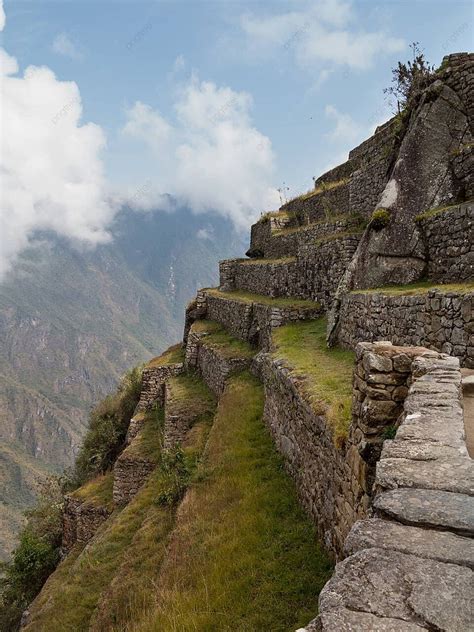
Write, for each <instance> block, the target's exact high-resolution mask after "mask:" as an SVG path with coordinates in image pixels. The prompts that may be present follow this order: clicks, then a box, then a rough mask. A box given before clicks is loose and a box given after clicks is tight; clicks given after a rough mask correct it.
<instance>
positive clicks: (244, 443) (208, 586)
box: [112, 373, 331, 632]
mask: <svg viewBox="0 0 474 632" xmlns="http://www.w3.org/2000/svg"><path fill="white" fill-rule="evenodd" d="M262 412H263V392H262V387H261V385H260V384H259V383H258V382H257V380H256V379H255V378H253V377H252V376H250V375H249V374H248V373H243V374H240V375H239V376H236V377H234V378H232V379H231V380H230V381H229V382H228V386H227V388H226V391H225V393H224V395H223V397H222V399H221V401H220V403H219V409H218V413H217V416H216V419H215V421H214V425H213V427H212V429H211V432H210V435H209V441H208V444H207V448H206V452H205V459H204V461H203V463H202V465H201V466H200V467H199V468H198V471H197V476H196V478H195V481H194V483H193V484H192V486H191V487H190V489H189V490H188V494H187V495H186V498H185V500H184V502H183V504H182V506H181V507H180V509H179V512H178V516H177V524H176V528H175V529H174V532H173V534H172V536H171V538H170V541H169V546H168V551H167V555H166V558H165V560H164V563H163V565H162V568H161V573H160V576H159V578H158V580H157V583H156V585H155V589H154V597H155V604H154V607H153V609H151V610H149V611H148V613H145V616H143V610H142V608H141V607H138V608H137V611H136V612H135V613H133V620H134V624H133V625H130V626H129V627H127V628H124V627H123V626H122V625H121V624H120V623H118V624H117V625H116V626H115V627H114V628H112V629H113V630H117V631H118V630H124V629H126V630H128V631H129V632H132V631H133V632H152V631H153V632H156V631H157V630H162V631H163V632H178V631H179V632H187V631H196V630H197V631H202V632H204V631H208V632H211V631H213V630H220V631H221V630H222V631H223V632H224V631H226V630H227V631H230V630H239V632H255V631H256V630H272V632H280V631H281V632H283V631H285V632H286V631H291V632H292V631H293V630H295V629H296V628H297V627H299V626H302V625H304V624H306V623H307V622H308V621H310V620H311V619H312V617H314V616H315V615H316V610H317V597H318V594H319V591H320V590H321V588H322V586H323V585H324V583H325V581H326V580H327V579H328V577H329V574H330V570H331V566H330V563H329V560H328V559H327V557H326V556H325V554H324V553H323V551H322V549H321V547H320V546H319V545H318V543H317V541H316V536H315V531H314V527H313V526H312V524H311V522H310V521H309V519H308V518H307V517H306V516H305V515H304V514H303V512H302V510H301V509H300V508H299V505H298V501H297V497H296V492H295V488H294V486H293V483H292V481H291V479H289V477H288V476H287V475H286V473H285V471H284V468H283V463H282V460H281V458H280V456H279V455H278V454H277V452H276V450H275V448H274V446H273V443H272V440H271V438H270V436H269V433H268V431H267V429H266V427H265V426H264V424H263V421H262Z"/></svg>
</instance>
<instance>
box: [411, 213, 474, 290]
mask: <svg viewBox="0 0 474 632" xmlns="http://www.w3.org/2000/svg"><path fill="white" fill-rule="evenodd" d="M418 225H419V227H420V230H421V234H422V237H423V240H424V243H425V249H426V259H427V262H428V267H427V271H426V276H427V277H428V278H429V279H432V280H433V281H438V282H441V283H456V282H458V281H469V280H472V279H474V202H467V203H465V204H460V205H459V206H454V207H452V208H450V209H446V210H445V211H442V212H440V213H438V214H436V215H433V216H431V217H430V216H429V215H428V216H426V217H423V216H422V218H420V220H419V221H418Z"/></svg>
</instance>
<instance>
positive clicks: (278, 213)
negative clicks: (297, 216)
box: [258, 211, 294, 224]
mask: <svg viewBox="0 0 474 632" xmlns="http://www.w3.org/2000/svg"><path fill="white" fill-rule="evenodd" d="M274 217H281V218H282V219H283V218H286V219H292V218H293V217H294V213H293V212H292V211H270V212H268V213H264V214H263V215H262V216H261V217H260V219H259V220H258V223H260V224H263V223H265V222H268V221H269V220H270V219H273V218H274Z"/></svg>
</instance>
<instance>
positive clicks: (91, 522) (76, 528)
mask: <svg viewBox="0 0 474 632" xmlns="http://www.w3.org/2000/svg"><path fill="white" fill-rule="evenodd" d="M110 513H111V511H110V509H108V508H107V507H104V506H102V505H94V504H93V503H87V502H84V501H83V500H82V499H80V498H76V497H74V496H73V495H67V496H66V497H65V499H64V509H63V536H62V542H61V553H62V555H65V554H67V553H68V552H69V551H70V550H71V549H72V547H73V546H74V545H75V544H76V543H77V542H79V543H82V544H85V543H86V542H88V541H89V540H90V539H91V538H92V537H93V536H94V535H95V533H96V531H97V529H98V528H99V527H100V525H101V524H102V523H103V522H105V521H106V520H107V518H108V517H109V516H110Z"/></svg>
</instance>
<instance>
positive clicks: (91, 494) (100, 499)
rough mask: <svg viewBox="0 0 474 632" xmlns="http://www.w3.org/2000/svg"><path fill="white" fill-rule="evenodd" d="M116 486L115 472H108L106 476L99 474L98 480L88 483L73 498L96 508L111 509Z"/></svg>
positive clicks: (75, 492) (74, 493) (76, 491)
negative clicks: (113, 490) (113, 491)
mask: <svg viewBox="0 0 474 632" xmlns="http://www.w3.org/2000/svg"><path fill="white" fill-rule="evenodd" d="M113 486H114V476H113V472H112V471H110V472H107V473H106V474H99V476H96V478H93V479H92V480H90V481H87V483H85V484H84V485H82V486H81V487H79V489H76V490H75V491H74V492H73V493H72V494H71V496H73V497H74V498H79V499H80V500H82V501H84V504H87V505H89V504H90V505H94V506H96V507H98V506H103V507H111V506H112V504H113V501H112V489H113Z"/></svg>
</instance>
